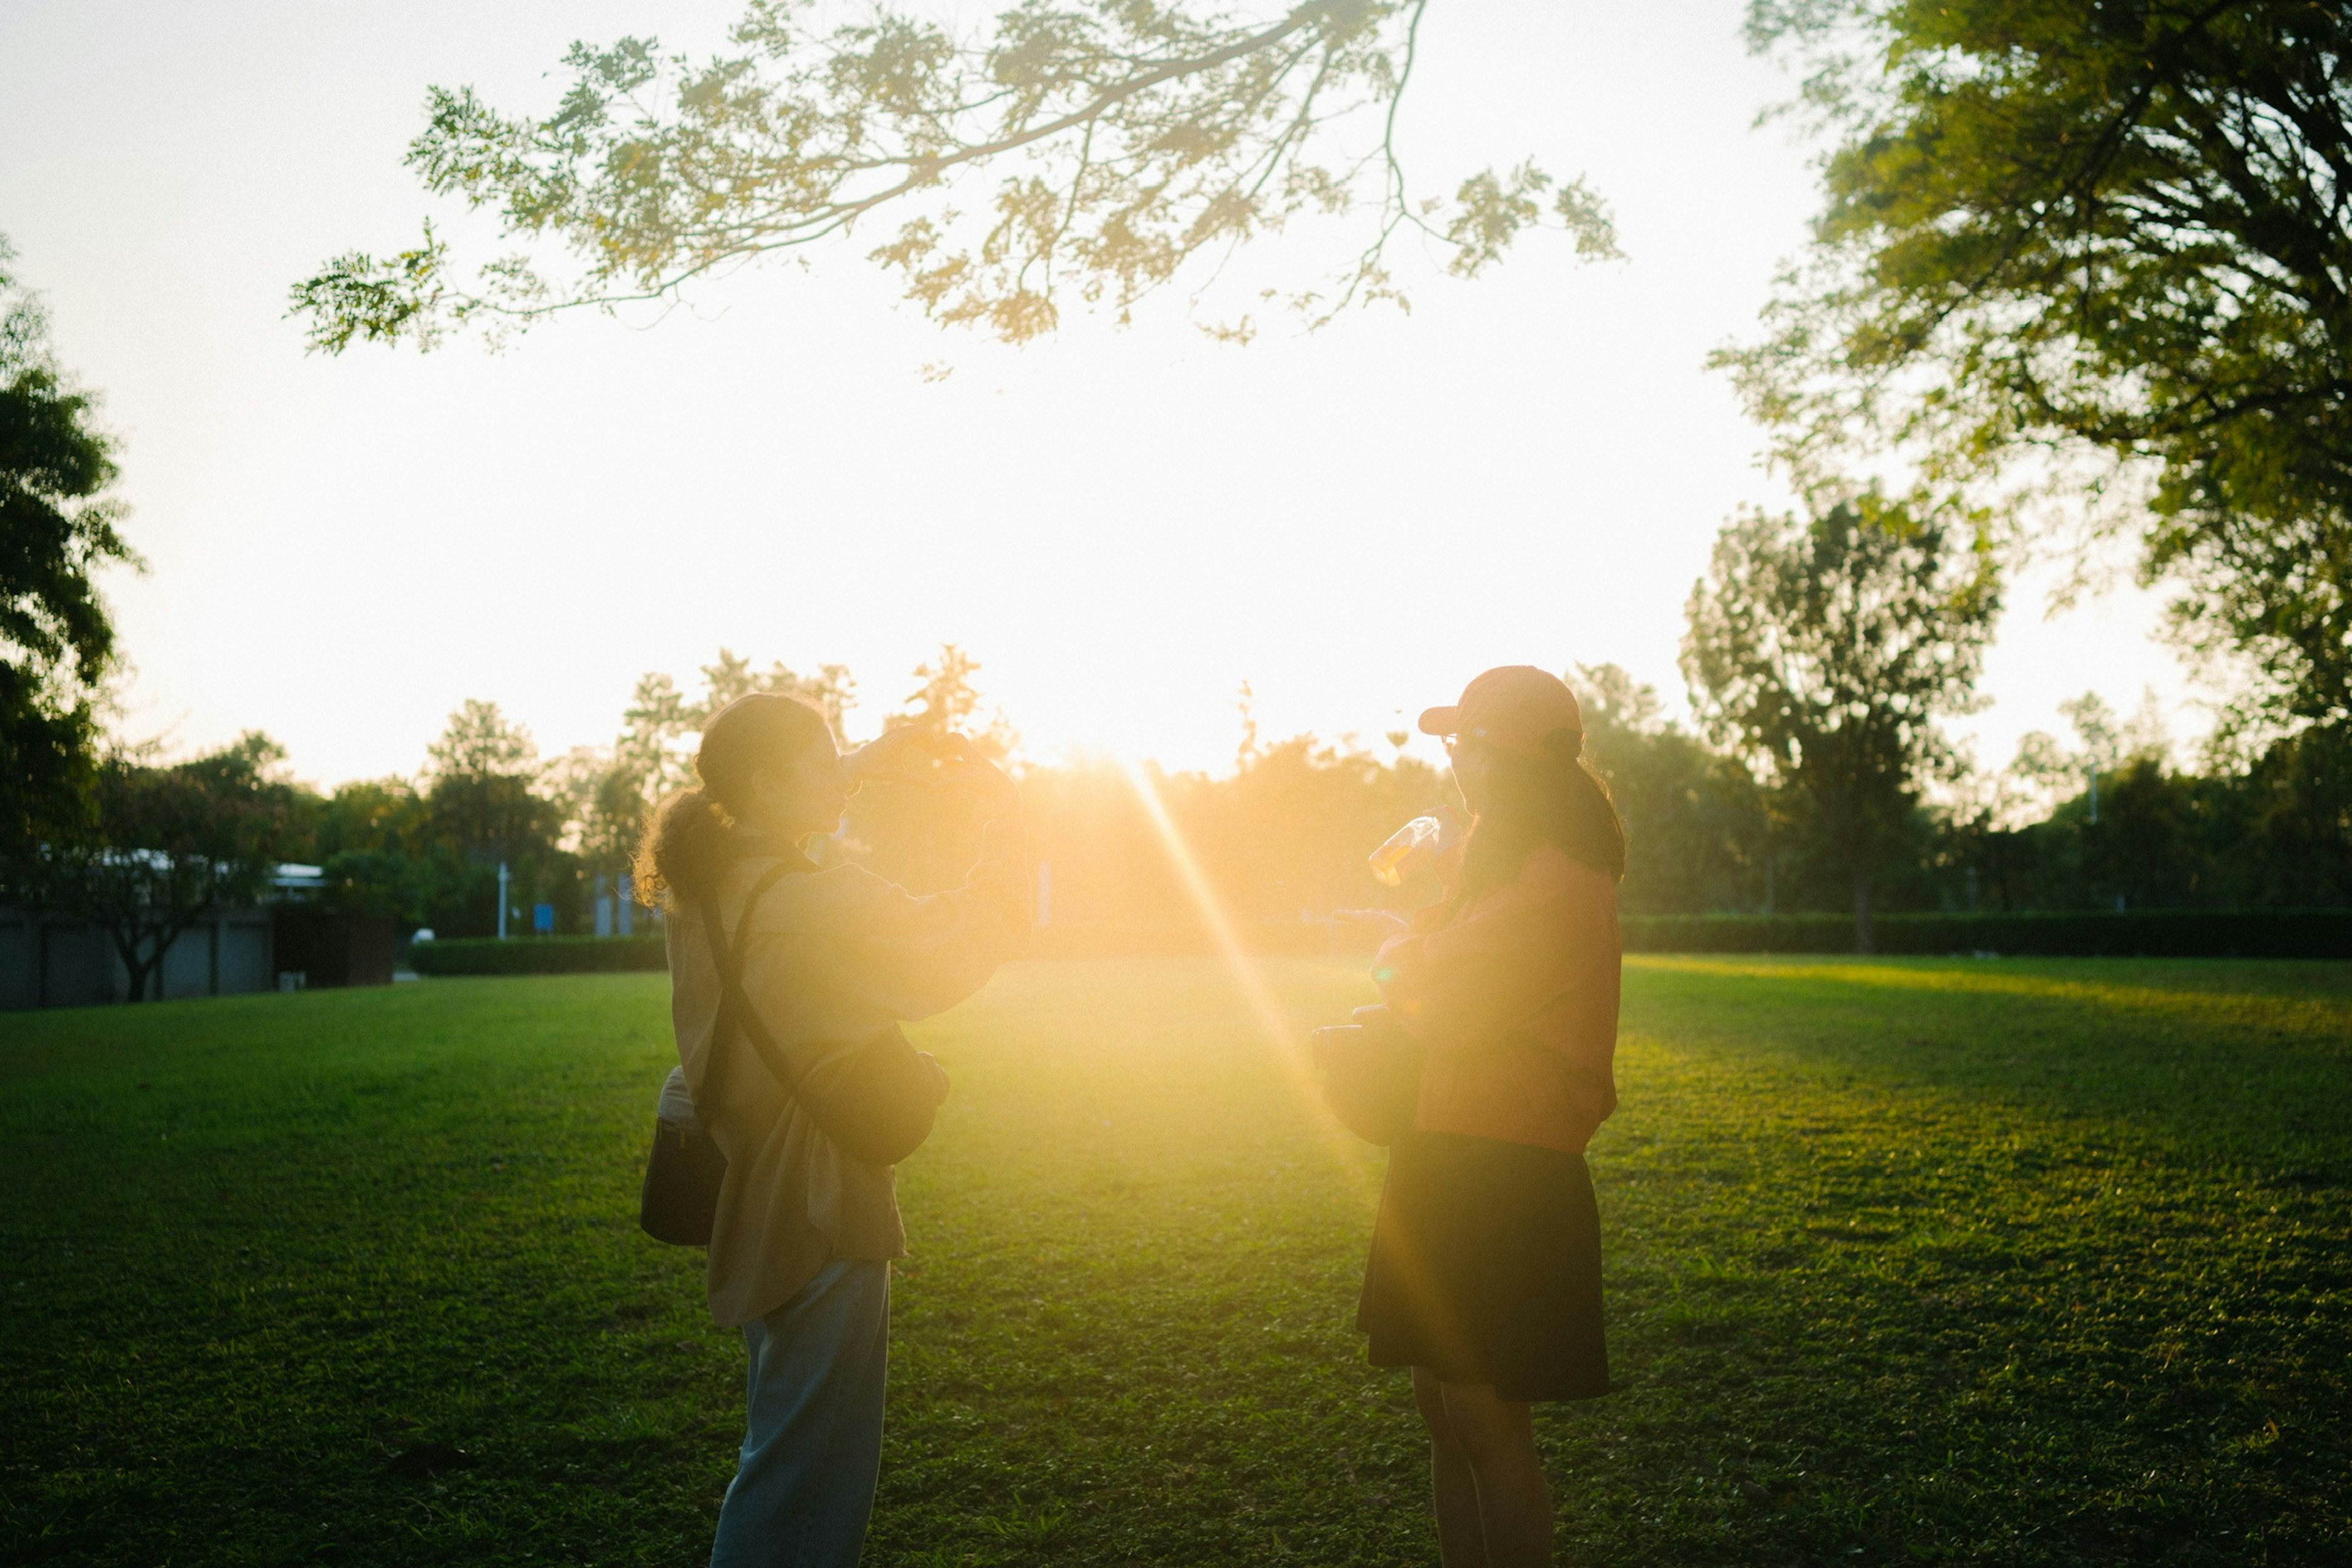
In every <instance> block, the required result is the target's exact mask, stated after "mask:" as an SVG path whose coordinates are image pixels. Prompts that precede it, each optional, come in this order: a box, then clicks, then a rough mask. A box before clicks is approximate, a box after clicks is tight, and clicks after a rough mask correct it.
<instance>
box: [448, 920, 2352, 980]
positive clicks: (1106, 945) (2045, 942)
mask: <svg viewBox="0 0 2352 1568" xmlns="http://www.w3.org/2000/svg"><path fill="white" fill-rule="evenodd" d="M1620 924H1621V926H1622V930H1623V932H1624V939H1625V951H1626V952H1853V917H1852V916H1850V915H1626V916H1624V917H1623V918H1622V921H1620ZM1874 931H1875V934H1876V937H1877V946H1878V951H1879V952H1885V953H1915V954H1924V953H1974V952H1992V953H2001V954H2007V955H2019V956H2025V955H2035V956H2042V957H2049V958H2062V957H2063V958H2134V957H2147V958H2352V910H2149V911H2146V912H2139V911H2133V912H2129V913H2125V914H2114V913H2100V912H2084V913H2080V914H2011V915H1881V916H1879V917H1878V919H1877V920H1876V921H1874ZM1242 937H1243V940H1244V942H1246V943H1247V944H1248V946H1249V948H1250V950H1251V951H1252V952H1258V953H1265V954H1275V953H1316V952H1335V953H1349V952H1358V951H1362V950H1365V949H1367V948H1368V945H1369V944H1368V943H1367V942H1366V940H1365V937H1364V935H1363V934H1362V933H1360V932H1359V931H1352V930H1349V929H1347V928H1344V927H1343V928H1340V929H1339V930H1336V931H1334V930H1331V929H1328V928H1326V927H1323V926H1320V925H1309V926H1296V925H1287V924H1286V925H1281V926H1266V927H1261V928H1255V929H1252V930H1248V931H1244V932H1243V933H1242ZM1217 951H1218V947H1217V943H1216V941H1215V939H1214V938H1213V936H1212V935H1211V933H1209V932H1208V931H1205V930H1200V929H1196V928H1192V927H1167V928H1160V927H1114V926H1099V927H1097V926H1075V925H1065V926H1049V927H1047V928H1046V929H1045V930H1044V931H1039V932H1038V933H1037V937H1036V940H1035V941H1034V942H1032V943H1031V945H1030V948H1029V955H1030V956H1031V957H1033V958H1147V957H1174V956H1178V955H1183V954H1193V953H1200V954H1207V953H1213V952H1217ZM408 962H409V963H410V965H411V966H412V967H413V968H414V969H415V971H416V973H419V974H584V973H612V972H615V971H621V970H646V969H665V968H667V967H668V960H667V955H666V954H665V952H664V951H663V946H662V939H661V937H660V935H659V934H658V933H656V934H655V935H651V936H615V937H596V936H534V937H520V938H517V939H515V940H514V941H511V942H499V941H496V940H494V939H491V938H488V937H464V938H452V939H449V940H446V941H442V942H418V943H417V944H416V945H415V946H414V947H412V948H410V949H409V952H408Z"/></svg>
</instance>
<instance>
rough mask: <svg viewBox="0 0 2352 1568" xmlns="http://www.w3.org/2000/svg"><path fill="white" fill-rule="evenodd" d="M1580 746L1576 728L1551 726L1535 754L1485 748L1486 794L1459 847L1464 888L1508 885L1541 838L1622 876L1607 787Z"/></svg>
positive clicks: (1620, 826)
mask: <svg viewBox="0 0 2352 1568" xmlns="http://www.w3.org/2000/svg"><path fill="white" fill-rule="evenodd" d="M1583 749H1584V735H1583V733H1582V731H1577V730H1554V731H1552V732H1551V733H1550V734H1549V735H1546V736H1545V737H1544V741H1543V754H1542V755H1540V756H1536V757H1525V756H1519V755H1517V754H1516V753H1513V752H1498V751H1492V750H1490V751H1489V752H1487V757H1488V759H1489V764H1490V767H1491V769H1492V773H1491V774H1490V781H1491V782H1490V784H1489V795H1490V798H1489V799H1488V801H1487V805H1486V810H1485V811H1483V812H1480V813H1479V814H1478V819H1477V820H1476V821H1475V822H1474V823H1472V824H1471V825H1470V841H1469V843H1468V844H1467V845H1465V847H1463V851H1462V885H1463V887H1464V889H1465V890H1466V891H1469V892H1473V893H1483V892H1487V891H1489V890H1491V889H1496V888H1500V887H1503V886H1505V885H1507V884H1508V883H1509V882H1511V881H1513V880H1514V879H1517V876H1518V874H1519V868H1520V867H1521V866H1523V865H1525V864H1526V863H1527V858H1528V852H1529V851H1531V850H1533V849H1534V848H1536V847H1537V846H1538V845H1543V844H1549V845H1551V846H1553V847H1556V848H1558V849H1559V851H1560V852H1561V853H1562V854H1564V855H1566V856H1567V857H1568V858H1570V859H1571V860H1576V861H1580V862H1582V863H1583V864H1584V865H1587V866H1590V867H1591V868H1593V869H1594V870H1596V871H1599V872H1601V874H1602V875H1604V876H1606V877H1608V878H1609V879H1611V880H1612V881H1622V880H1623V879H1624V877H1625V825H1624V823H1623V822H1622V821H1621V820H1620V819H1619V818H1618V816H1617V803H1616V802H1615V801H1613V800H1612V799H1610V797H1609V786H1608V785H1607V784H1604V783H1602V782H1601V775H1600V774H1598V773H1594V772H1593V771H1592V769H1591V766H1590V765H1588V764H1587V763H1585V761H1584V759H1583V757H1582V756H1581V755H1580V754H1579V753H1580V752H1582V751H1583Z"/></svg>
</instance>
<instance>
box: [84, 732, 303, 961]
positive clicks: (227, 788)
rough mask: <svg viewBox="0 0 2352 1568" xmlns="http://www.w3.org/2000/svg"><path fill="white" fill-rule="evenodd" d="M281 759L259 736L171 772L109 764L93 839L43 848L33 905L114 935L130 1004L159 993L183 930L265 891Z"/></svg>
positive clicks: (280, 807) (286, 804)
mask: <svg viewBox="0 0 2352 1568" xmlns="http://www.w3.org/2000/svg"><path fill="white" fill-rule="evenodd" d="M285 757H286V753H285V751H284V750H283V749H282V748H281V747H279V746H278V744H277V742H273V741H271V740H270V739H269V738H268V736H266V735H263V734H260V733H258V732H248V733H247V734H246V735H244V736H242V737H240V738H239V739H238V740H237V741H236V743H235V744H233V745H230V746H226V747H224V748H222V749H221V750H220V751H217V752H210V753H208V754H206V755H205V756H201V757H197V758H195V759H194V760H193V761H190V762H185V763H178V764H176V765H173V766H170V767H151V766H148V765H145V764H142V763H139V762H137V761H135V760H133V759H131V758H128V757H124V756H121V755H117V756H113V757H110V758H108V759H107V760H106V761H105V762H104V763H102V764H101V765H100V767H99V768H98V770H97V776H96V780H95V785H94V789H93V792H92V793H93V795H94V797H95V801H96V805H97V811H96V820H95V825H94V826H95V832H94V833H91V834H89V835H86V836H81V837H77V838H76V839H75V840H73V841H71V842H67V843H58V844H51V845H48V846H46V847H44V849H43V851H42V853H41V855H40V857H39V873H38V881H37V894H38V898H39V901H40V903H41V904H42V906H43V907H44V908H47V909H52V910H58V911H60V912H63V913H68V914H74V915H79V916H80V917H81V918H83V919H84V920H87V921H90V922H91V923H92V924H93V925H96V926H98V927H100V929H102V930H103V931H106V932H107V934H108V935H109V936H110V938H112V940H113V942H114V951H115V952H116V953H117V954H118V955H119V956H120V957H121V960H122V967H123V971H124V973H127V974H128V975H129V976H130V992H131V1001H133V1002H140V1001H144V1000H146V999H148V997H149V996H151V995H152V994H160V992H161V989H162V979H163V960H164V958H165V957H166V956H167V955H168V954H169V953H170V952H171V951H172V946H173V943H174V942H177V941H178V940H179V937H180V934H181V933H182V932H183V931H186V930H187V929H188V928H189V927H190V926H192V925H194V924H195V922H196V921H199V920H201V919H203V918H204V917H205V915H206V914H209V913H211V912H212V911H213V910H217V909H220V908H222V907H224V906H226V905H235V904H244V903H250V902H251V901H253V900H255V899H257V898H258V897H259V896H260V894H261V892H262V890H263V889H265V888H267V887H268V885H269V877H270V873H271V871H272V869H273V868H274V866H275V863H276V860H277V856H278V845H279V843H280V841H281V840H282V839H283V838H284V837H285V836H286V834H287V831H288V829H289V821H290V816H291V805H292V797H293V794H294V792H293V789H292V786H291V785H289V784H287V783H286V782H285V781H284V780H283V779H282V778H280V777H278V769H279V767H280V765H281V764H282V763H284V761H285Z"/></svg>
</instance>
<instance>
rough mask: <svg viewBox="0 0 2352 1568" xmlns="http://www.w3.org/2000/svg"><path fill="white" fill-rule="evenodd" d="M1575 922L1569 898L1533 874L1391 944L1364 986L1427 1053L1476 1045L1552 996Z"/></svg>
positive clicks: (1561, 889)
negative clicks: (1375, 990)
mask: <svg viewBox="0 0 2352 1568" xmlns="http://www.w3.org/2000/svg"><path fill="white" fill-rule="evenodd" d="M1574 914H1575V910H1574V907H1573V900H1572V897H1571V895H1570V889H1568V888H1567V887H1566V886H1564V885H1561V884H1560V883H1559V879H1557V878H1555V877H1552V876H1549V875H1545V874H1543V873H1542V871H1541V870H1540V869H1538V870H1537V872H1536V874H1535V875H1532V876H1523V877H1522V878H1521V879H1520V880H1519V881H1517V882H1515V883H1513V884H1512V885H1511V886H1509V887H1508V888H1506V889H1501V890H1500V891H1498V892H1496V893H1495V894H1492V895H1490V896H1489V897H1487V898H1486V899H1485V900H1481V902H1480V904H1479V906H1478V908H1477V910H1476V912H1475V913H1474V914H1471V915H1469V916H1467V917H1466V918H1462V919H1456V920H1454V921H1451V922H1450V923H1448V924H1447V925H1445V926H1444V927H1443V928H1442V929H1439V930H1436V931H1411V932H1405V933H1402V934H1400V935H1397V936H1394V937H1391V939H1390V940H1389V941H1388V942H1385V943H1383V944H1382V945H1381V952H1380V957H1379V958H1378V959H1377V960H1376V961H1375V962H1374V963H1373V965H1372V978H1373V979H1374V980H1375V981H1376V982H1378V983H1379V984H1380V987H1381V994H1382V995H1383V996H1385V997H1386V998H1387V1000H1388V1002H1389V1005H1390V1006H1391V1009H1392V1010H1393V1011H1394V1013H1395V1015H1396V1016H1397V1019H1398V1021H1399V1022H1400V1023H1402V1024H1403V1025H1404V1026H1405V1027H1406V1028H1408V1029H1410V1030H1411V1031H1412V1033H1413V1034H1414V1035H1416V1036H1418V1037H1421V1038H1422V1039H1423V1041H1424V1042H1425V1043H1426V1044H1427V1045H1428V1046H1429V1047H1431V1048H1432V1049H1433V1050H1446V1049H1452V1048H1456V1047H1465V1046H1471V1045H1475V1044H1478V1043H1480V1042H1481V1041H1484V1040H1486V1039H1489V1038H1491V1037H1493V1035H1494V1034H1495V1033H1496V1031H1497V1030H1500V1029H1505V1028H1510V1027H1515V1026H1521V1025H1524V1024H1526V1023H1527V1022H1528V1020H1529V1019H1530V1018H1531V1017H1533V1016H1534V1015H1535V1014H1536V1013H1538V1011H1539V1010H1540V1009H1542V1008H1543V1007H1544V1005H1546V1004H1547V1003H1548V1002H1549V1000H1550V999H1551V998H1552V997H1553V996H1555V995H1556V994H1558V993H1559V989H1560V986H1561V983H1562V979H1563V965H1564V961H1565V960H1566V959H1567V957H1568V954H1567V952H1566V949H1567V948H1568V946H1569V945H1570V943H1571V942H1574V941H1575V940H1576V938H1577V933H1576V931H1575V930H1574V927H1575V920H1574Z"/></svg>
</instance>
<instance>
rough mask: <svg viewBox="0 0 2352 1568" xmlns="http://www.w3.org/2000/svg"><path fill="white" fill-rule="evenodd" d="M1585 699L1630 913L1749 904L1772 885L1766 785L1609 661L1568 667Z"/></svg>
mask: <svg viewBox="0 0 2352 1568" xmlns="http://www.w3.org/2000/svg"><path fill="white" fill-rule="evenodd" d="M1568 679H1569V682H1570V685H1572V686H1574V687H1575V688H1576V689H1577V695H1578V697H1579V699H1580V702H1581V705H1582V707H1583V709H1584V752H1585V755H1586V756H1587V757H1588V758H1589V759H1590V760H1591V763H1592V766H1593V768H1594V770H1595V771H1596V772H1598V773H1600V774H1601V777H1602V778H1603V779H1605V780H1607V781H1608V784H1609V791H1610V794H1611V795H1612V796H1613V797H1614V798H1615V800H1616V803H1617V812H1618V815H1619V816H1621V817H1622V819H1623V821H1624V824H1625V883H1624V886H1623V887H1622V889H1620V890H1619V893H1618V903H1619V906H1620V907H1621V908H1622V909H1623V910H1626V911H1627V912H1628V913H1633V914H1659V913H1664V912H1665V911H1668V910H1709V909H1734V908H1741V907H1753V902H1754V900H1756V899H1758V898H1759V897H1761V896H1762V895H1764V894H1765V892H1766V891H1767V889H1769V873H1768V872H1767V870H1766V869H1765V866H1764V860H1765V857H1766V855H1767V853H1768V851H1769V833H1768V831H1767V827H1768V825H1767V821H1766V816H1765V805H1764V800H1763V792H1762V791H1761V790H1760V789H1759V787H1758V786H1757V783H1756V780H1755V778H1754V777H1753V776H1752V775H1751V774H1750V773H1748V771H1747V770H1746V769H1745V768H1743V767H1741V766H1739V765H1738V763H1735V762H1734V761H1732V760H1731V759H1729V758H1727V757H1723V756H1720V755H1718V754H1717V753H1716V752H1712V751H1710V750H1709V749H1708V748H1707V746H1706V742H1703V741H1701V740H1700V739H1699V738H1698V737H1697V736H1696V735H1693V734H1690V733H1688V732H1686V731H1685V730H1683V729H1682V727H1681V726H1680V725H1677V724H1675V723H1674V722H1673V721H1670V720H1668V719H1667V718H1666V717H1665V716H1664V712H1665V705H1664V703H1663V702H1661V701H1660V700H1659V698H1658V693H1657V690H1656V689H1654V687H1651V686H1648V685H1645V684H1643V683H1642V682H1641V681H1638V680H1635V679H1633V676H1632V675H1630V674H1628V673H1627V672H1626V671H1625V670H1623V669H1622V668H1619V667H1617V666H1616V665H1613V664H1588V665H1580V666H1579V667H1578V668H1576V669H1575V670H1573V671H1571V672H1570V674H1569V677H1568Z"/></svg>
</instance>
